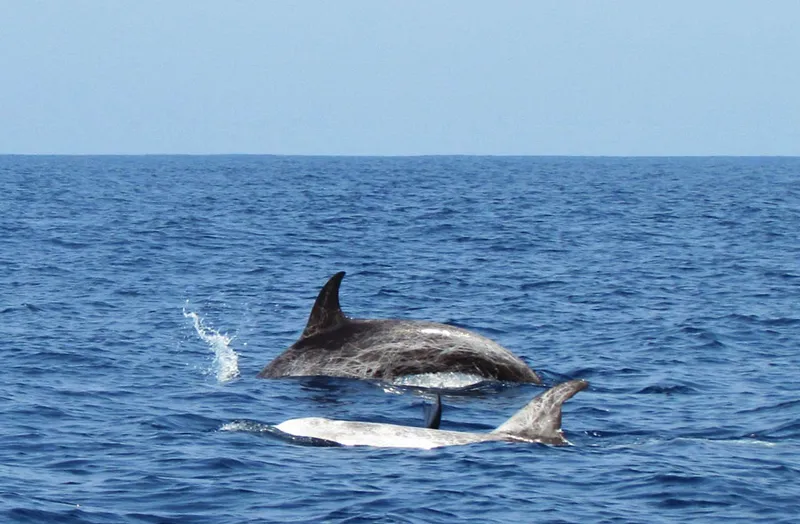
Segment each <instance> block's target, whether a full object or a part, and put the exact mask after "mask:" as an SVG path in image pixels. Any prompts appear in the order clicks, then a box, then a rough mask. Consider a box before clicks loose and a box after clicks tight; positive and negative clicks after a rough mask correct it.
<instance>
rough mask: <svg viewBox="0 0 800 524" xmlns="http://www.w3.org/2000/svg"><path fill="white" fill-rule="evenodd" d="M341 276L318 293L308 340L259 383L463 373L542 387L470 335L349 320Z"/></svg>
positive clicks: (519, 364)
mask: <svg viewBox="0 0 800 524" xmlns="http://www.w3.org/2000/svg"><path fill="white" fill-rule="evenodd" d="M342 278H344V271H341V272H339V273H336V274H335V275H333V276H332V277H331V279H330V280H328V283H327V284H325V287H323V288H322V290H321V291H320V292H319V296H318V297H317V301H316V302H315V303H314V308H313V309H312V310H311V315H310V316H309V318H308V324H307V325H306V328H305V330H304V331H303V334H302V335H301V336H300V339H299V340H298V341H297V342H295V343H294V344H293V345H292V346H291V347H290V348H289V349H287V350H286V351H284V352H283V353H282V354H280V355H279V356H278V357H277V358H275V360H273V361H272V362H270V363H269V364H268V365H267V366H266V367H265V368H264V369H263V370H261V373H259V374H258V376H259V377H260V378H277V377H298V376H332V377H350V378H359V379H376V380H383V381H392V380H395V379H397V378H399V377H404V376H408V375H422V374H428V373H463V374H468V375H476V376H478V377H482V378H484V379H487V380H499V381H504V382H527V383H533V384H541V383H542V382H541V380H540V379H539V377H538V376H537V375H536V373H535V372H534V371H533V370H532V369H531V368H530V367H528V365H527V364H526V363H525V362H523V361H522V360H521V359H520V358H519V357H517V356H515V355H514V354H512V353H511V352H510V351H508V350H507V349H505V348H504V347H502V346H501V345H499V344H497V343H496V342H494V341H492V340H489V339H488V338H486V337H483V336H481V335H478V334H476V333H473V332H471V331H468V330H466V329H462V328H458V327H455V326H450V325H447V324H439V323H436V322H427V321H421V320H362V319H353V318H348V317H346V316H345V315H344V313H342V309H341V307H340V306H339V285H340V284H341V282H342Z"/></svg>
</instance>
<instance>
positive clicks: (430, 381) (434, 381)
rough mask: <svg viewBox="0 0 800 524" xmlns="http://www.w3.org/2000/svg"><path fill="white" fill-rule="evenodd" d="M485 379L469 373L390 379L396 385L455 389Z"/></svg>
mask: <svg viewBox="0 0 800 524" xmlns="http://www.w3.org/2000/svg"><path fill="white" fill-rule="evenodd" d="M484 380H486V379H485V378H484V377H481V376H478V375H471V374H469V373H455V372H445V373H422V374H419V375H404V376H402V377H397V378H396V379H394V380H393V381H392V384H394V385H396V386H414V387H418V388H439V389H450V388H453V389H457V388H465V387H467V386H474V385H475V384H479V383H481V382H483V381H484Z"/></svg>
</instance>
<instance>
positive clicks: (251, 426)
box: [219, 420, 270, 433]
mask: <svg viewBox="0 0 800 524" xmlns="http://www.w3.org/2000/svg"><path fill="white" fill-rule="evenodd" d="M269 429H270V426H265V425H264V424H260V423H258V422H251V421H249V420H234V421H233V422H226V423H225V424H223V425H222V427H220V428H219V430H220V431H246V432H248V433H266V432H268V431H269Z"/></svg>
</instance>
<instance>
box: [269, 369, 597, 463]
mask: <svg viewBox="0 0 800 524" xmlns="http://www.w3.org/2000/svg"><path fill="white" fill-rule="evenodd" d="M588 387H589V383H588V382H586V381H585V380H571V381H569V382H564V383H561V384H558V385H557V386H554V387H552V388H550V389H548V390H547V391H545V392H544V393H542V394H541V395H539V396H538V397H536V398H534V399H533V400H532V401H531V402H529V403H528V404H527V405H526V406H525V407H524V408H522V409H521V410H519V411H518V412H517V413H516V414H514V416H512V417H511V418H510V419H508V421H506V422H505V423H504V424H502V425H501V426H499V427H498V428H497V429H495V430H494V431H492V432H490V433H467V432H461V431H446V430H439V429H428V428H417V427H411V426H398V425H396V424H380V423H375V422H352V421H347V420H331V419H326V418H319V417H309V418H299V419H291V420H287V421H286V422H283V423H281V424H278V425H277V426H275V427H276V428H277V429H278V430H280V431H282V432H284V433H288V434H290V435H294V436H297V437H306V438H314V439H321V441H323V442H327V443H337V444H341V445H344V446H373V447H392V448H420V449H431V448H437V447H442V446H460V445H464V444H474V443H478V442H489V441H509V442H538V443H542V444H549V445H552V446H563V445H566V444H569V442H568V441H567V439H566V438H565V437H564V433H563V432H562V431H561V406H562V404H563V403H564V402H565V401H566V400H568V399H570V398H572V397H573V396H574V395H575V394H576V393H578V392H579V391H582V390H584V389H586V388H588Z"/></svg>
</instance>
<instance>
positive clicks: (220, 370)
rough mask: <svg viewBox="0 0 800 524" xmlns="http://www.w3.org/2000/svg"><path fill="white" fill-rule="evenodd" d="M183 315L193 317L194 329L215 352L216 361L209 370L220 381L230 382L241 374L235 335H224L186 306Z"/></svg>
mask: <svg viewBox="0 0 800 524" xmlns="http://www.w3.org/2000/svg"><path fill="white" fill-rule="evenodd" d="M183 316H184V317H186V318H191V319H192V321H193V322H194V330H195V331H196V332H197V334H198V335H199V336H200V338H201V339H203V342H205V343H206V344H208V347H209V349H211V351H213V352H214V361H213V362H212V363H211V369H210V370H209V372H212V373H214V375H215V376H216V377H217V381H218V382H220V383H223V382H228V381H229V380H231V379H234V378H236V377H238V376H239V355H238V354H236V351H234V350H233V348H232V347H231V345H230V344H231V341H233V337H229V336H228V335H224V334H222V333H220V332H219V331H217V330H216V329H214V328H210V327H208V326H206V325H205V324H203V319H202V318H200V316H199V315H198V314H197V313H195V312H193V311H186V309H185V308H184V310H183Z"/></svg>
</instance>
